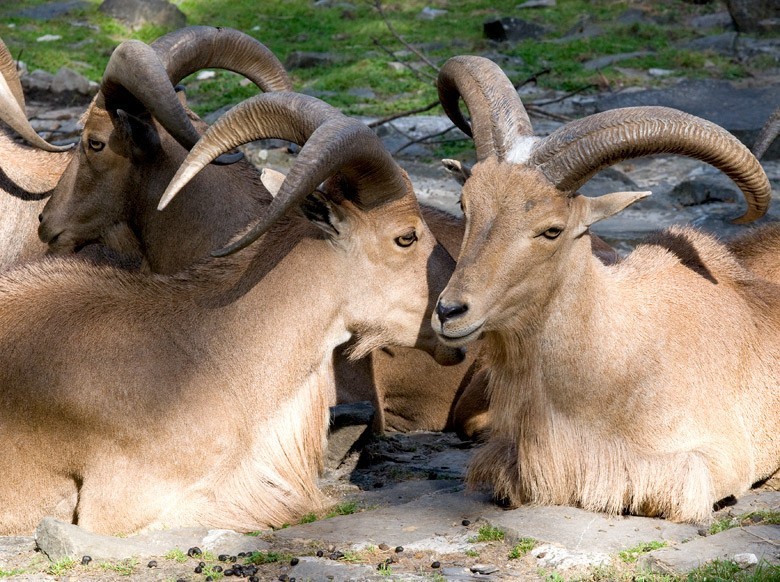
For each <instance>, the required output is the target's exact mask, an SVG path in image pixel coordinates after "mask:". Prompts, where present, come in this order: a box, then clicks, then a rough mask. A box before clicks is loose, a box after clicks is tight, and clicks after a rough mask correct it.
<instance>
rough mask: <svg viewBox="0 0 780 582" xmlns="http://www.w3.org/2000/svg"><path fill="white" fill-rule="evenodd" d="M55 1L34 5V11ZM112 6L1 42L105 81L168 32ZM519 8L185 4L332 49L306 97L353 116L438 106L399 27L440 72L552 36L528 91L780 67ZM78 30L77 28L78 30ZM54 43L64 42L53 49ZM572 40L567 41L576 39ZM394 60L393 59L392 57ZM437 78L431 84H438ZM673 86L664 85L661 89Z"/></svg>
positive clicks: (196, 95)
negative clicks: (513, 36) (504, 21)
mask: <svg viewBox="0 0 780 582" xmlns="http://www.w3.org/2000/svg"><path fill="white" fill-rule="evenodd" d="M46 1H47V0H26V1H25V2H24V8H30V7H34V6H37V5H40V4H43V3H45V2H46ZM100 3H101V0H86V2H85V7H84V8H81V9H80V10H78V11H76V12H73V13H71V14H68V15H65V16H62V17H57V18H53V19H50V20H46V21H42V20H34V19H31V18H26V17H24V16H20V15H19V14H18V12H19V10H20V9H19V3H2V5H0V23H2V24H0V37H2V38H3V40H5V42H6V43H7V44H8V46H9V48H10V50H11V52H12V54H14V55H19V56H20V57H21V59H22V60H24V61H25V62H27V63H28V66H29V68H30V69H31V70H32V69H36V68H41V69H45V70H47V71H50V72H55V71H56V70H57V69H59V67H61V66H68V67H70V68H72V69H74V70H76V71H78V72H80V73H82V74H84V75H86V76H87V77H89V78H90V79H92V80H94V81H99V79H100V77H101V76H102V73H103V70H104V68H105V64H106V62H107V59H108V56H109V55H110V53H111V51H112V50H113V48H114V47H115V46H116V45H117V44H118V43H119V42H121V41H123V40H126V39H130V38H135V39H139V40H142V41H145V42H151V41H152V40H154V39H155V38H157V37H158V36H160V35H162V34H164V33H165V32H167V31H165V30H162V29H159V28H154V27H150V26H144V27H141V28H140V29H139V30H136V31H131V30H129V29H127V28H126V27H125V26H124V25H122V24H120V23H118V22H116V21H114V20H112V19H111V18H108V17H106V16H105V15H103V14H102V13H100V12H99V11H98V10H97V8H98V6H99V5H100ZM517 3H518V2H517V0H494V1H488V0H463V1H461V2H458V3H457V6H456V5H454V4H450V5H447V6H446V7H447V8H448V9H449V13H448V14H446V15H445V16H442V17H439V18H436V19H434V20H421V19H419V18H418V15H419V13H420V11H421V10H422V9H423V8H424V7H425V6H428V5H429V4H430V2H428V1H427V0H406V1H404V2H390V1H389V0H388V1H386V2H385V6H384V14H385V17H386V19H387V21H385V20H384V19H383V18H382V17H381V16H380V14H379V12H378V10H377V9H376V8H375V7H374V5H373V3H372V2H371V1H368V0H356V1H355V2H353V3H352V4H353V6H354V8H351V9H344V8H341V7H315V6H313V3H312V2H311V1H310V0H286V1H285V2H281V1H276V2H272V1H269V2H254V1H253V0H231V1H229V2H228V1H227V0H180V1H178V2H177V3H176V4H177V5H178V7H179V8H180V9H181V10H182V11H183V12H184V13H185V14H186V15H187V19H188V23H189V24H192V25H197V24H208V25H213V26H229V27H233V28H237V29H239V30H242V31H244V32H246V33H248V34H250V35H252V36H254V37H255V38H257V39H258V40H260V41H261V42H263V43H265V44H266V45H267V46H268V47H269V48H270V49H271V50H272V51H274V53H275V54H276V55H277V56H278V57H279V58H280V59H281V60H282V62H284V60H285V59H286V58H287V57H288V55H289V54H290V53H292V52H293V51H329V52H332V53H334V54H337V55H339V57H340V58H339V61H338V62H336V63H334V64H332V65H329V66H319V67H314V68H311V69H296V70H293V71H291V76H292V79H293V85H294V87H295V88H296V90H299V91H305V92H312V93H314V94H315V95H318V96H320V97H321V98H322V99H324V100H325V101H327V102H329V103H331V104H332V105H335V106H336V107H339V108H342V109H343V110H344V111H345V112H346V113H350V114H357V113H361V114H366V115H373V116H381V115H384V114H388V113H393V112H398V111H403V110H406V109H410V108H416V107H420V106H422V105H425V104H427V103H431V102H433V101H435V100H436V90H435V88H434V84H433V82H432V79H431V78H430V75H434V74H435V71H434V70H433V69H432V68H430V67H428V66H422V71H423V72H422V73H418V74H415V73H414V72H412V71H411V70H410V69H409V68H407V67H401V68H400V69H398V70H396V69H395V68H393V67H392V66H391V63H393V62H402V63H406V64H408V65H410V66H411V65H415V66H416V65H418V64H419V63H420V62H421V61H420V60H419V59H418V58H417V57H416V56H415V55H414V54H413V53H411V52H410V51H408V50H407V49H406V48H405V47H404V45H403V44H402V42H401V41H399V39H398V38H396V36H395V35H394V34H393V33H392V32H391V31H390V29H389V27H388V23H389V25H390V26H392V28H393V30H394V31H396V32H397V34H398V35H400V36H401V37H402V38H403V39H404V40H405V41H407V42H409V43H412V44H413V45H414V46H416V47H419V48H420V50H422V52H424V54H425V55H426V56H427V57H429V59H430V60H431V61H433V63H434V64H436V65H440V64H441V63H442V62H443V61H444V60H445V59H447V58H449V57H451V56H454V55H457V54H480V53H485V52H490V51H493V50H495V46H494V45H493V44H492V43H490V42H489V41H487V40H486V39H485V38H483V34H482V25H483V23H484V21H485V20H487V19H488V18H491V17H496V16H505V15H512V16H519V17H521V18H523V19H526V20H531V21H534V22H536V23H538V24H541V25H543V26H545V27H547V29H549V31H550V32H549V34H548V36H547V37H545V39H543V40H527V41H523V42H519V43H513V44H511V45H510V44H508V43H507V45H506V46H502V47H501V48H500V51H501V52H503V53H506V54H508V55H509V56H512V57H519V58H518V59H517V62H516V63H513V64H512V65H511V66H507V73H508V75H509V76H510V78H511V79H512V80H513V81H515V82H518V81H521V80H523V79H526V78H528V77H530V76H532V75H535V74H537V73H539V72H540V71H543V70H545V69H549V72H548V73H547V74H543V75H541V76H540V77H539V78H538V84H539V85H540V86H542V87H549V88H555V89H562V90H573V89H578V88H581V87H586V86H594V87H595V86H599V87H602V88H603V87H604V85H605V84H608V85H609V86H611V87H619V86H621V85H622V84H624V83H626V82H628V81H627V80H628V79H629V78H630V75H629V74H628V73H626V72H625V69H631V68H636V69H647V68H649V67H656V68H666V69H672V70H674V71H675V73H676V74H678V75H680V76H686V77H690V78H698V77H711V78H727V79H731V78H740V77H745V76H748V75H750V74H753V73H755V72H756V71H760V70H761V69H762V67H763V68H768V67H772V66H776V65H775V64H774V63H772V62H771V61H769V60H766V59H764V60H761V59H754V60H753V62H751V63H750V64H749V65H747V64H746V65H741V64H737V63H734V62H732V61H731V60H730V59H727V58H725V57H721V56H718V55H716V54H702V53H699V52H694V51H690V50H686V49H681V48H675V47H674V43H675V42H678V41H685V40H688V39H690V38H693V37H694V35H695V32H693V31H692V30H691V29H690V28H689V27H675V28H668V27H666V26H662V25H656V24H621V23H620V22H619V20H618V19H617V17H618V16H619V15H620V14H621V13H623V12H624V11H625V10H626V9H628V8H630V7H632V6H634V5H635V4H636V3H635V2H629V1H628V0H625V1H620V0H591V1H588V0H565V1H561V2H558V3H557V6H555V7H551V8H540V9H535V10H528V11H522V12H521V11H517V10H516V8H515V7H516V6H517ZM643 4H644V6H645V7H647V8H649V9H650V11H651V13H652V15H653V16H654V17H655V18H657V19H660V20H661V21H662V22H664V23H666V22H671V21H672V20H673V19H678V20H679V19H683V18H685V17H686V16H690V15H695V14H703V13H707V12H712V11H715V10H718V9H722V6H720V4H721V3H719V2H714V3H712V4H711V5H705V6H698V5H695V4H693V3H691V2H687V1H684V0H658V1H656V2H649V1H647V2H645V3H643ZM584 18H587V19H589V22H590V23H591V25H595V26H599V27H601V28H602V29H603V30H604V31H605V34H602V35H600V36H595V37H592V38H573V37H566V33H567V32H569V31H571V30H572V29H573V27H575V25H577V23H579V22H581V21H582V20H583V19H584ZM73 22H76V23H77V26H72V23H73ZM43 34H55V35H60V36H61V37H62V39H61V40H58V41H53V42H46V43H41V42H37V41H36V39H37V38H38V37H40V36H42V35H43ZM564 37H566V38H564ZM637 51H650V52H651V54H650V55H648V56H644V57H641V58H636V59H632V60H628V61H621V62H620V63H618V64H617V65H616V66H609V67H605V68H604V69H603V70H601V71H592V70H587V69H585V67H584V66H583V64H584V62H585V61H587V60H589V59H592V58H595V57H598V56H602V55H610V54H617V53H626V52H637ZM388 53H390V54H388ZM426 75H428V76H426ZM186 82H187V84H188V87H189V91H188V95H189V99H190V102H191V103H192V105H193V107H194V109H195V110H196V111H197V112H198V113H201V114H204V113H208V112H211V111H214V110H216V109H218V108H220V107H222V106H224V105H227V104H233V103H236V102H238V101H240V100H242V99H245V98H247V97H249V96H250V95H253V94H255V93H256V89H254V88H253V87H242V86H240V84H239V82H240V78H239V77H238V76H237V75H235V74H233V73H229V72H222V71H220V72H218V73H217V76H216V77H215V78H213V79H209V80H205V81H194V80H192V79H189V80H187V81H186ZM659 82H661V81H659ZM358 88H360V89H364V88H365V89H370V90H371V91H372V92H373V93H374V96H373V97H368V98H366V97H361V96H359V95H354V94H350V93H349V91H350V90H352V89H358Z"/></svg>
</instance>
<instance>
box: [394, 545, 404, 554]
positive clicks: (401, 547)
mask: <svg viewBox="0 0 780 582" xmlns="http://www.w3.org/2000/svg"><path fill="white" fill-rule="evenodd" d="M403 551H404V547H403V546H396V547H395V552H396V553H397V554H400V553H401V552H403Z"/></svg>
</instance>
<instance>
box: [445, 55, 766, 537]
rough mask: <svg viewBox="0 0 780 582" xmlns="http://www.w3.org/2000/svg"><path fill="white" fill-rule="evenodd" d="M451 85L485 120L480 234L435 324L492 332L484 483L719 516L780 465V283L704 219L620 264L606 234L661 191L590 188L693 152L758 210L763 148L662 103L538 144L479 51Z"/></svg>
mask: <svg viewBox="0 0 780 582" xmlns="http://www.w3.org/2000/svg"><path fill="white" fill-rule="evenodd" d="M439 90H440V98H441V100H442V103H443V105H444V107H445V110H446V111H447V112H448V114H449V115H450V117H451V118H452V119H453V121H454V122H455V123H456V124H458V126H459V127H461V129H464V130H465V131H471V130H472V128H473V132H474V140H475V143H476V150H477V159H478V161H477V164H476V165H475V166H474V168H473V171H472V173H471V176H470V178H469V179H468V180H467V182H466V184H465V185H464V187H463V192H462V204H463V207H464V212H465V215H466V218H467V227H466V235H465V240H464V244H463V247H462V249H461V252H460V255H459V258H458V263H457V267H456V269H455V272H454V273H453V276H452V278H451V279H450V282H449V283H448V285H447V287H446V289H445V290H444V292H443V293H442V294H441V296H440V298H439V302H438V304H437V306H436V313H435V315H434V317H433V320H432V321H433V325H434V328H435V329H436V331H437V333H439V335H440V337H441V338H442V339H443V340H444V341H445V342H446V343H449V344H451V345H464V344H467V343H468V342H470V341H472V340H473V339H475V338H477V337H480V336H482V337H484V340H483V343H484V346H483V350H484V352H485V357H486V359H487V361H488V364H489V365H490V379H489V381H490V394H491V404H490V406H491V408H490V412H491V415H492V423H493V424H492V432H491V434H490V437H489V441H488V443H487V444H486V445H485V446H484V447H483V448H482V449H481V450H479V451H478V452H477V453H476V454H475V456H474V459H473V462H472V464H471V466H470V468H469V473H468V481H469V482H470V483H471V484H472V485H475V486H476V485H480V484H488V485H490V486H491V487H492V489H493V492H494V494H495V495H496V496H497V497H499V498H508V499H509V501H510V502H512V503H514V504H521V503H528V502H532V503H541V504H564V505H569V504H575V505H579V506H581V507H583V508H586V509H589V510H594V511H605V512H609V513H620V512H623V511H629V512H631V513H636V514H641V515H648V516H664V517H666V518H668V519H671V520H674V521H687V522H701V521H704V520H707V519H708V518H709V516H710V514H711V510H712V507H713V504H714V503H716V502H717V501H719V500H720V499H723V498H725V497H727V496H730V495H739V494H742V493H744V492H745V491H746V490H747V489H748V488H749V487H750V486H751V485H752V484H754V483H755V482H757V481H759V480H761V479H763V478H766V477H768V476H770V475H771V474H772V473H773V472H775V471H776V470H777V469H778V466H780V389H779V388H778V386H780V287H778V286H777V285H776V284H775V283H773V282H771V281H768V280H765V279H762V278H761V277H760V276H759V275H757V274H756V273H754V272H752V271H750V270H748V269H747V268H746V267H745V266H744V265H743V264H742V263H741V262H740V260H739V259H738V258H737V257H735V256H734V255H733V254H732V253H731V252H730V251H729V249H728V248H727V247H726V246H724V245H723V244H722V243H720V242H718V241H717V240H716V239H714V238H713V237H712V236H709V235H706V234H703V233H700V232H697V231H696V230H693V229H691V228H685V227H674V228H671V229H668V230H666V231H664V232H661V233H659V234H657V235H656V236H654V237H651V238H650V239H649V240H648V241H647V242H645V243H644V244H642V245H640V246H638V247H637V248H636V250H635V251H634V252H633V253H631V254H630V255H629V256H628V257H627V258H626V259H624V260H622V261H620V262H618V263H617V264H615V265H603V264H602V263H600V262H599V261H598V260H596V259H595V258H594V257H593V256H592V254H591V251H590V246H591V242H590V238H591V235H590V232H589V227H590V226H591V225H592V224H594V223H595V222H597V221H599V220H602V219H604V218H607V217H609V216H612V215H614V214H616V213H617V212H619V211H621V210H622V209H624V208H625V207H626V206H628V205H630V204H632V203H633V202H635V201H637V200H639V199H641V198H643V197H645V196H647V195H648V194H649V193H647V192H617V193H612V194H606V195H604V196H601V197H597V198H587V197H585V196H581V195H578V194H577V189H578V188H579V187H580V186H581V185H582V184H583V183H584V182H586V181H587V180H588V179H589V178H590V177H591V176H593V174H595V173H596V172H597V171H598V170H600V169H601V168H603V167H605V166H608V165H611V164H613V163H616V162H618V161H620V160H623V159H628V158H633V157H639V156H644V155H648V154H654V153H671V154H681V155H687V156H691V157H694V158H698V159H700V160H703V161H705V162H708V163H710V164H712V165H714V166H715V167H717V168H719V169H720V170H722V171H724V172H725V173H726V174H727V175H729V176H730V177H731V178H732V179H733V180H734V181H735V182H736V183H737V185H738V186H739V187H740V188H741V189H742V191H743V193H744V194H745V196H746V198H747V201H748V210H747V212H746V214H745V215H744V216H743V217H742V218H741V221H742V222H745V221H749V220H753V219H756V218H758V217H760V216H762V215H763V214H764V212H765V211H766V209H767V206H768V204H769V201H770V194H771V192H770V186H769V183H768V180H767V178H766V175H765V174H764V172H763V170H762V168H761V166H760V165H759V163H758V162H757V160H756V159H755V158H754V157H753V156H752V155H751V154H750V152H749V151H748V150H747V148H745V147H744V146H743V145H742V144H741V143H739V142H738V141H737V140H736V139H735V138H734V137H733V136H731V135H730V134H729V133H728V132H726V131H724V130H722V129H721V128H719V127H718V126H716V125H714V124H711V123H709V122H707V121H705V120H702V119H699V118H696V117H693V116H690V115H687V114H684V113H682V112H679V111H676V110H671V109H667V108H659V107H642V108H626V109H618V110H614V111H609V112H606V113H602V114H597V115H592V116H589V117H587V118H585V119H582V120H578V121H574V122H571V123H568V124H566V125H565V126H563V127H561V128H560V129H558V130H556V131H555V132H553V133H552V134H551V135H550V136H549V137H547V138H544V139H538V138H534V137H533V134H532V132H531V130H530V123H529V120H528V116H527V114H526V112H525V109H524V108H523V106H522V103H521V102H520V100H519V98H518V96H517V93H516V91H515V90H514V88H513V87H512V85H511V83H510V82H509V81H508V79H506V77H505V76H504V75H503V73H502V72H501V70H500V69H499V68H498V67H496V66H495V65H494V64H493V63H491V62H490V61H487V60H486V59H481V58H479V57H456V58H454V59H451V60H450V61H448V62H447V63H446V64H445V66H444V67H443V68H442V70H441V74H440V77H439ZM460 96H463V98H464V100H465V102H466V104H467V106H468V108H469V111H470V113H471V115H472V125H471V126H470V125H469V123H468V122H466V120H465V119H464V118H463V116H462V114H461V113H460V110H459V109H458V99H459V97H460ZM752 240H753V244H756V245H760V244H761V237H760V231H759V232H758V233H756V234H754V235H753V238H752Z"/></svg>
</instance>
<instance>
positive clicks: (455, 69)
mask: <svg viewBox="0 0 780 582" xmlns="http://www.w3.org/2000/svg"><path fill="white" fill-rule="evenodd" d="M437 88H438V91H439V101H441V104H442V107H443V108H444V111H445V113H446V114H447V116H448V117H449V118H450V119H451V120H452V122H453V123H454V124H455V125H456V126H458V128H459V129H461V130H462V131H463V132H464V133H466V134H467V135H472V136H473V138H474V146H475V148H476V151H477V160H484V159H485V158H487V157H490V156H497V157H498V158H499V159H500V160H504V159H506V158H507V156H508V155H509V153H510V152H511V151H512V149H513V148H514V146H515V145H516V143H517V142H518V140H519V139H522V138H532V137H533V135H534V130H533V127H532V126H531V120H530V119H529V118H528V113H527V112H526V110H525V107H524V106H523V102H522V101H521V100H520V97H519V96H518V95H517V91H516V90H515V88H514V86H513V85H512V83H511V82H510V81H509V79H508V78H507V76H506V75H505V74H504V72H503V71H502V70H501V68H500V67H499V66H498V65H496V64H495V63H494V62H492V61H490V60H489V59H486V58H484V57H475V56H458V57H452V58H451V59H449V60H448V61H447V62H446V63H444V66H442V68H441V69H440V71H439V77H438V79H437ZM461 97H462V98H463V101H464V102H465V103H466V107H468V110H469V114H470V115H471V119H472V122H471V123H470V124H469V122H468V121H466V119H465V118H464V117H463V114H462V113H461V110H460V106H459V100H460V98H461Z"/></svg>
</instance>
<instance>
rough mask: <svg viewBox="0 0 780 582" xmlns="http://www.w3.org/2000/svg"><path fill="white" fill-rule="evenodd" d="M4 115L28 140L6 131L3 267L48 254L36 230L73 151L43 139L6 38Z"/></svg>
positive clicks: (1, 53) (1, 150) (0, 141)
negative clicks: (30, 113) (30, 119)
mask: <svg viewBox="0 0 780 582" xmlns="http://www.w3.org/2000/svg"><path fill="white" fill-rule="evenodd" d="M0 119H1V120H2V121H3V122H5V123H6V124H8V125H9V126H10V127H11V128H12V129H13V130H14V131H15V132H16V133H17V134H19V135H20V136H21V137H23V138H24V139H25V140H26V141H27V143H28V144H30V145H24V144H21V143H18V142H17V141H16V140H15V139H14V136H13V134H12V133H11V132H10V131H6V130H5V129H3V130H0V270H4V269H6V268H7V267H9V266H11V265H13V264H16V263H18V262H21V261H29V260H33V259H36V258H40V257H42V256H43V255H44V254H45V252H46V248H47V247H46V245H45V244H43V243H42V242H41V241H40V240H38V236H37V233H36V231H35V225H36V224H37V220H38V219H37V217H38V214H40V212H41V209H42V208H43V205H44V204H45V203H46V196H48V194H49V193H50V192H51V190H52V189H53V188H54V186H55V185H56V184H57V181H58V180H59V178H60V176H61V175H62V172H63V170H64V169H65V165H66V164H67V163H68V160H69V159H70V154H69V153H67V152H65V151H63V150H64V149H67V148H62V147H59V146H54V145H52V144H50V143H48V142H47V141H45V140H44V139H43V138H41V137H40V136H39V135H38V134H37V133H36V132H35V130H34V129H33V128H32V126H31V125H30V123H29V122H28V121H27V114H26V112H25V103H24V94H23V93H22V86H21V84H20V82H19V74H18V72H17V70H16V63H15V62H14V59H13V57H12V56H11V53H10V52H9V51H8V48H7V47H6V45H5V43H4V42H3V41H2V40H0Z"/></svg>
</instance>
